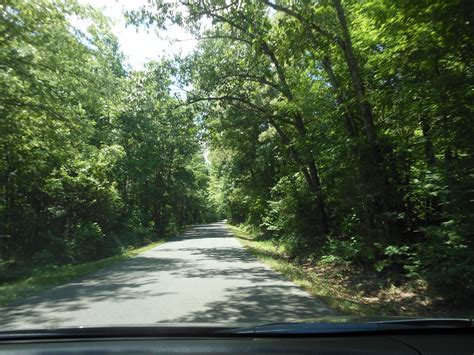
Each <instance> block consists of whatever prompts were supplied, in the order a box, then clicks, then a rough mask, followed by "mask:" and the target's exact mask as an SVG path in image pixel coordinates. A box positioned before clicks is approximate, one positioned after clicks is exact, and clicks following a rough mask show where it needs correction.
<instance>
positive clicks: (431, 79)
mask: <svg viewBox="0 0 474 355" xmlns="http://www.w3.org/2000/svg"><path fill="white" fill-rule="evenodd" d="M0 6H1V8H0V9H1V20H0V44H1V48H2V50H1V52H0V81H1V86H0V90H1V95H0V118H1V121H0V125H1V126H0V132H1V135H0V146H1V148H0V152H1V155H0V181H1V184H0V228H1V233H0V234H1V236H0V238H1V239H0V248H1V249H0V253H1V254H0V257H2V258H4V259H5V260H6V259H15V260H29V261H34V262H37V263H46V262H53V261H54V262H58V263H59V262H63V263H64V262H81V261H84V260H90V259H97V258H101V257H104V256H107V255H111V254H113V253H115V252H116V251H117V250H119V249H120V248H121V247H124V246H128V245H140V244H144V243H147V242H150V241H152V240H155V239H157V238H161V237H163V236H166V235H169V234H172V233H173V232H175V231H176V230H178V229H179V228H180V227H181V226H185V225H187V224H190V223H197V222H202V221H210V220H216V219H217V218H227V219H228V221H229V222H230V223H233V224H245V225H247V226H249V227H251V228H253V229H254V230H257V231H258V232H259V233H260V234H261V236H262V238H268V239H270V240H273V241H274V243H276V244H278V245H281V246H284V247H285V249H286V250H287V251H288V253H289V254H291V256H292V257H294V258H297V259H300V260H312V261H315V262H316V261H318V262H326V263H337V262H346V263H353V264H354V265H359V266H363V267H365V268H369V269H372V270H374V271H376V272H379V273H380V275H381V276H380V277H384V276H383V275H385V274H387V273H396V274H397V275H399V276H400V277H402V278H405V279H407V280H409V279H423V280H425V281H426V282H427V283H428V284H429V285H430V287H431V288H432V289H433V290H435V291H437V292H441V293H442V294H443V297H446V298H447V299H451V300H456V301H462V300H469V299H472V297H474V239H473V234H474V208H473V204H474V202H473V201H474V159H473V150H474V143H473V142H474V122H473V120H472V119H473V103H474V73H473V70H474V65H473V64H474V61H473V56H474V48H473V47H474V41H473V34H474V8H473V3H472V2H471V1H469V0H420V1H411V0H345V1H342V0H319V1H311V0H298V1H290V0H288V1H287V0H255V1H237V0H236V1H230V0H227V1H225V0H206V1H204V0H201V1H186V0H183V1H180V2H179V3H173V2H162V1H160V0H155V1H152V2H150V3H149V5H148V6H146V7H144V8H142V9H141V10H140V11H135V12H132V13H128V14H126V15H127V18H128V20H129V22H130V23H131V24H132V25H138V26H148V27H149V28H150V29H152V30H155V31H157V32H158V33H159V32H160V30H162V29H164V28H166V27H167V26H169V25H170V24H178V25H180V26H183V27H185V28H186V29H187V30H188V31H189V32H190V33H192V34H193V35H194V36H195V37H196V38H198V39H199V42H198V43H199V44H198V46H197V48H196V50H195V51H194V52H193V53H192V54H191V55H189V56H187V57H179V58H176V59H174V60H166V61H165V60H164V61H162V62H150V63H148V64H147V65H146V68H145V69H144V70H143V71H134V70H131V69H130V68H127V67H126V66H125V65H124V59H123V55H122V54H121V51H120V48H119V46H118V42H117V39H116V38H115V37H114V35H113V33H111V32H110V27H109V24H108V20H107V19H106V18H104V17H103V16H102V15H101V14H100V13H99V12H97V11H95V10H93V9H92V8H88V7H83V6H79V5H78V4H77V3H75V2H74V1H52V0H51V1H47V0H35V1H27V0H20V1H19V0H6V1H3V4H2V5H0ZM74 17H79V18H84V19H89V20H90V21H91V23H92V24H91V26H90V27H89V30H88V31H87V32H82V31H80V30H78V29H76V28H74V27H73V26H72V25H71V18H74ZM178 87H179V88H180V89H179V90H178V89H177V88H178ZM183 93H185V94H183ZM204 156H206V157H207V159H204Z"/></svg>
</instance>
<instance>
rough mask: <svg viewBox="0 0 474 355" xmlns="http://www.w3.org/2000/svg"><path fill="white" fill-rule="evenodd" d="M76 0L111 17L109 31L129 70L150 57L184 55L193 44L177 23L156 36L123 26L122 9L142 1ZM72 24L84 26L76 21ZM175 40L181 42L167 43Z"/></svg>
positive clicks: (143, 0)
mask: <svg viewBox="0 0 474 355" xmlns="http://www.w3.org/2000/svg"><path fill="white" fill-rule="evenodd" d="M79 2H80V3H82V4H89V5H92V6H94V7H96V8H99V9H101V10H102V12H103V13H104V14H105V15H106V16H107V17H109V18H111V19H112V20H113V22H114V25H113V26H112V30H113V32H114V34H115V35H116V36H117V38H118V40H119V42H120V46H121V49H122V52H123V53H124V54H125V56H126V58H127V59H126V63H127V64H129V65H130V66H131V67H132V68H133V69H136V70H139V69H142V68H143V65H144V63H146V62H147V61H149V60H150V59H159V58H163V57H172V56H174V55H175V54H179V53H181V54H187V53H189V52H191V51H192V50H193V48H194V47H195V46H196V41H195V40H193V39H192V35H191V34H188V33H186V31H184V30H183V29H182V28H180V27H178V26H173V27H171V28H169V29H167V31H161V32H160V35H159V36H158V35H157V34H156V33H154V32H153V31H152V30H147V29H145V28H139V29H137V28H136V27H135V26H132V25H129V26H126V22H125V17H124V15H123V11H124V10H136V9H139V8H140V7H141V6H142V5H145V4H146V3H147V1H146V0H79ZM74 25H75V26H77V27H81V26H84V24H81V23H80V21H78V22H77V23H75V24H74ZM176 40H184V41H183V42H174V43H170V41H176Z"/></svg>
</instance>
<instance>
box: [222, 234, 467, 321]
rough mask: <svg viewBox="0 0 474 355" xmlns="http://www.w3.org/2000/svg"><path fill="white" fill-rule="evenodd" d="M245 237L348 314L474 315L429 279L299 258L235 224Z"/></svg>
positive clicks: (268, 260)
mask: <svg viewBox="0 0 474 355" xmlns="http://www.w3.org/2000/svg"><path fill="white" fill-rule="evenodd" d="M229 227H230V229H231V230H232V232H233V233H234V235H235V236H236V237H237V238H238V239H239V241H240V242H241V243H242V244H243V245H244V247H245V248H247V249H248V250H249V251H251V252H252V253H253V254H254V255H255V256H256V257H257V258H258V259H260V260H261V261H262V262H264V263H265V264H267V265H268V266H270V267H271V268H272V269H274V270H276V271H278V272H280V273H282V274H283V275H285V276H286V277H287V278H289V279H290V280H292V281H293V282H295V283H296V284H298V285H299V286H301V287H302V288H303V289H305V290H307V291H308V292H309V293H311V294H312V295H314V296H315V297H317V298H319V299H321V300H322V301H323V302H324V303H325V304H326V305H327V306H328V307H329V308H331V309H334V310H336V311H338V312H340V313H341V314H343V315H357V316H382V315H386V316H419V317H422V316H431V317H433V316H453V317H466V316H472V315H474V306H469V305H468V306H466V307H462V308H460V307H459V306H458V307H452V306H451V305H450V304H449V303H448V302H445V301H444V300H443V299H442V298H441V297H439V296H437V295H434V294H432V293H431V292H430V291H429V289H428V287H427V284H426V283H425V282H423V280H416V281H410V282H402V281H400V282H397V280H395V282H394V279H393V278H390V277H386V276H387V275H381V274H378V273H375V272H372V271H368V270H364V269H362V268H358V267H356V266H354V265H349V264H341V263H339V264H334V263H333V264H331V263H318V262H317V261H313V262H309V261H307V262H301V261H296V260H295V259H294V258H291V257H289V256H288V254H287V253H286V252H285V250H284V248H283V247H281V246H277V245H275V244H274V243H273V242H272V241H271V240H263V239H261V238H260V237H259V236H258V234H257V233H255V232H252V231H249V230H248V229H246V228H245V227H242V226H240V227H236V226H231V225H229Z"/></svg>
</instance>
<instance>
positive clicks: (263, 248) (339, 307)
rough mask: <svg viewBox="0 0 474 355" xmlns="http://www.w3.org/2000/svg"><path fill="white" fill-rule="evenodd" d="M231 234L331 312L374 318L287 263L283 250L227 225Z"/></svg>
mask: <svg viewBox="0 0 474 355" xmlns="http://www.w3.org/2000/svg"><path fill="white" fill-rule="evenodd" d="M228 227H229V228H230V229H231V231H232V233H233V234H234V235H235V236H236V237H237V238H238V240H239V241H240V242H241V243H242V245H243V246H244V247H245V248H246V249H248V250H249V251H251V252H252V253H253V254H254V255H255V256H256V257H257V258H258V259H259V260H261V261H262V262H264V263H265V264H266V265H268V266H270V267H271V268H272V269H273V270H275V271H278V272H280V273H281V274H283V275H285V276H286V277H287V278H289V279H290V280H292V281H293V282H294V283H296V284H297V285H299V286H300V287H301V288H303V289H304V290H306V291H308V292H309V293H311V294H312V295H313V296H315V297H317V298H319V299H320V300H321V301H323V302H324V303H325V304H326V305H327V306H328V307H329V308H331V309H333V310H336V311H338V312H340V313H342V314H348V315H349V314H357V315H362V314H364V315H371V314H374V313H373V312H371V311H370V309H367V307H365V305H361V304H358V303H356V302H353V301H349V300H347V299H345V298H344V297H343V295H341V296H338V290H337V288H336V289H335V288H334V285H331V284H330V283H328V282H327V281H326V280H322V279H319V278H317V277H315V275H314V274H311V273H308V272H307V270H305V269H304V268H303V267H302V266H301V265H297V264H294V263H292V262H290V261H287V260H285V256H284V250H282V249H281V248H278V247H277V246H275V245H274V244H273V243H272V242H271V241H269V240H258V238H256V237H255V236H253V235H251V234H249V233H247V232H246V231H244V230H243V229H242V228H239V227H235V226H231V225H228Z"/></svg>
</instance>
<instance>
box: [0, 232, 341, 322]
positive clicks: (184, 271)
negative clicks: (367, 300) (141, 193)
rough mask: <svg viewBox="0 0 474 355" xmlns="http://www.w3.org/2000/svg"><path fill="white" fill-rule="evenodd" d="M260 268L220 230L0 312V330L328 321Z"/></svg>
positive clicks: (311, 302) (191, 236)
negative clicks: (322, 319) (307, 320)
mask: <svg viewBox="0 0 474 355" xmlns="http://www.w3.org/2000/svg"><path fill="white" fill-rule="evenodd" d="M332 314H334V312H332V311H331V310H329V309H328V308H327V307H326V306H324V305H323V304H322V303H321V302H320V301H318V300H316V299H314V298H312V297H311V296H310V295H309V294H308V293H307V292H305V291H303V290H301V289H300V288H299V287H297V286H296V285H295V284H294V283H292V282H290V281H288V280H286V279H285V278H284V277H283V276H281V275H280V274H278V273H276V272H275V271H273V270H272V269H270V268H269V267H267V266H265V265H263V264H262V263H260V262H259V261H258V260H257V259H256V258H255V257H254V256H253V255H251V254H250V253H249V252H247V251H246V250H244V249H243V247H242V246H241V244H240V243H239V241H238V240H236V239H235V238H234V237H233V236H232V235H231V233H230V232H229V231H228V229H227V227H226V226H225V225H224V224H222V223H213V224H206V225H198V226H195V227H193V228H191V229H190V230H188V231H187V232H186V233H184V234H183V235H181V236H179V237H177V238H175V239H173V240H170V241H168V242H167V243H164V244H162V245H160V246H158V247H156V248H154V249H151V250H149V251H147V252H145V253H143V254H140V255H138V256H136V257H134V258H132V259H130V260H128V261H126V262H123V263H120V264H117V265H114V266H112V267H110V268H107V269H103V270H100V271H98V272H96V273H93V274H91V275H88V276H86V277H83V278H80V279H77V280H75V281H73V282H70V283H68V284H65V285H62V286H59V287H55V288H53V289H51V290H48V291H46V292H43V293H41V294H40V295H38V296H36V297H31V298H28V299H25V300H23V301H21V302H19V303H16V304H14V305H12V306H9V307H5V308H3V309H0V330H6V329H15V328H23V329H25V328H46V327H48V328H50V327H51V328H56V327H61V326H63V327H64V326H78V325H111V324H114V325H118V324H121V325H124V324H146V325H152V324H153V325H155V324H157V323H161V322H166V323H214V324H216V323H219V324H229V323H232V324H249V323H252V324H255V323H258V324H260V323H268V322H282V321H291V320H298V319H304V318H312V317H318V316H324V315H332Z"/></svg>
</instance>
